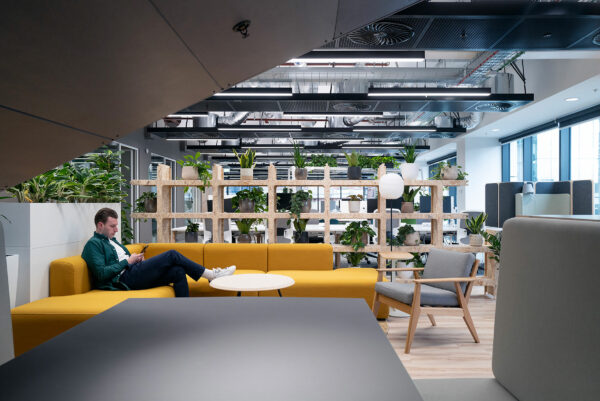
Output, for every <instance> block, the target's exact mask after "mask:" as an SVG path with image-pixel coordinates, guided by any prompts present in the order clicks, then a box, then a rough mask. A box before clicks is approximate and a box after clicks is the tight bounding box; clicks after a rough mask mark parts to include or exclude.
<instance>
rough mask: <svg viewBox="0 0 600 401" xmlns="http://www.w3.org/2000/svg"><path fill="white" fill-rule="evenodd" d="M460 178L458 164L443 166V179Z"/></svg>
mask: <svg viewBox="0 0 600 401" xmlns="http://www.w3.org/2000/svg"><path fill="white" fill-rule="evenodd" d="M457 178H458V166H446V167H444V168H442V180H456V179H457Z"/></svg>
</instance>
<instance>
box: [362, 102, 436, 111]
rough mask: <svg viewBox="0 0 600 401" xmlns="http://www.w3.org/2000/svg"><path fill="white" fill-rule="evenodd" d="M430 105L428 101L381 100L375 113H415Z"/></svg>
mask: <svg viewBox="0 0 600 401" xmlns="http://www.w3.org/2000/svg"><path fill="white" fill-rule="evenodd" d="M427 103H429V101H428V100H412V101H402V102H399V101H397V100H380V101H378V103H377V107H376V108H375V110H374V111H399V112H407V113H408V112H413V111H421V109H423V107H425V105H426V104H427Z"/></svg>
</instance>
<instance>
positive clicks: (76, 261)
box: [50, 244, 144, 297]
mask: <svg viewBox="0 0 600 401" xmlns="http://www.w3.org/2000/svg"><path fill="white" fill-rule="evenodd" d="M126 247H127V249H128V250H129V252H131V253H139V252H141V251H142V248H143V247H144V244H131V245H126ZM91 289H92V281H91V279H90V273H89V270H88V268H87V264H86V263H85V260H83V258H82V257H81V256H79V255H77V256H69V257H67V258H61V259H56V260H53V261H52V262H51V263H50V296H51V297H60V296H65V295H75V294H83V293H84V292H88V291H89V290H91Z"/></svg>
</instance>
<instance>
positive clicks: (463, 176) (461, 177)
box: [456, 166, 469, 181]
mask: <svg viewBox="0 0 600 401" xmlns="http://www.w3.org/2000/svg"><path fill="white" fill-rule="evenodd" d="M468 175H469V173H467V172H465V171H462V170H461V169H460V166H458V176H457V177H456V179H457V180H460V181H463V180H464V179H466V178H467V176H468Z"/></svg>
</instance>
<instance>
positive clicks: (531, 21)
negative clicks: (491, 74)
mask: <svg viewBox="0 0 600 401" xmlns="http://www.w3.org/2000/svg"><path fill="white" fill-rule="evenodd" d="M598 28H600V19H599V18H588V17H572V18H563V17H537V18H526V19H524V21H523V22H522V23H521V24H520V25H519V26H518V27H516V28H515V29H514V30H513V31H512V32H510V33H509V34H508V35H507V36H506V37H505V38H504V39H503V40H502V41H500V43H498V45H497V46H496V47H498V48H502V49H507V48H514V49H531V48H535V49H566V48H567V47H569V46H570V45H571V44H573V43H575V42H576V41H578V40H579V39H581V38H582V37H584V36H587V35H589V34H590V32H593V31H594V30H596V29H598ZM598 49H600V47H599V48H598Z"/></svg>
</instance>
